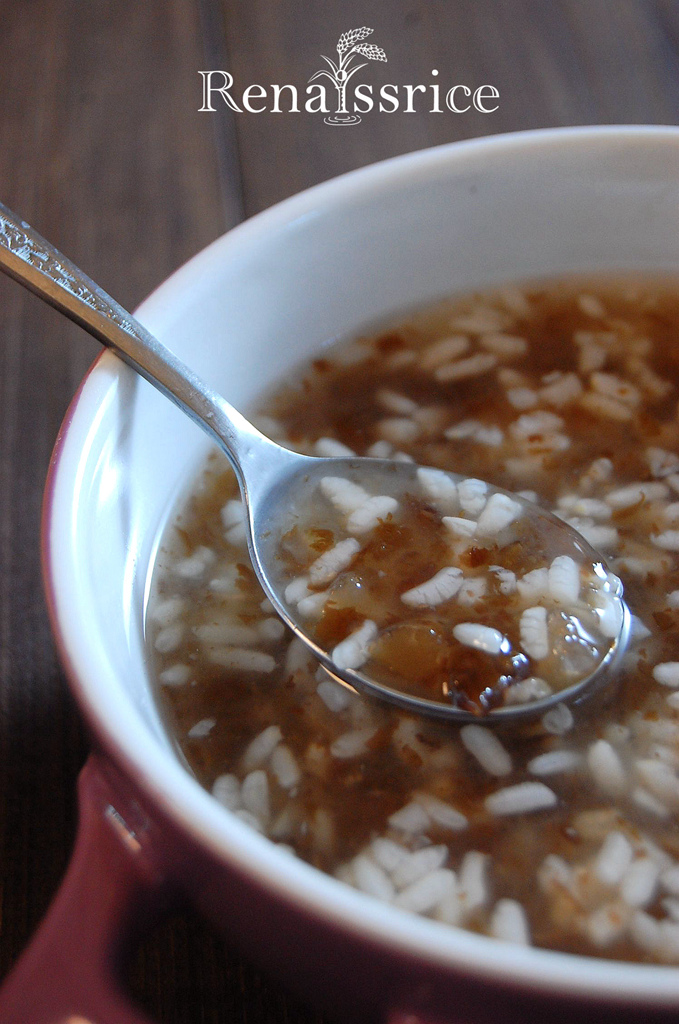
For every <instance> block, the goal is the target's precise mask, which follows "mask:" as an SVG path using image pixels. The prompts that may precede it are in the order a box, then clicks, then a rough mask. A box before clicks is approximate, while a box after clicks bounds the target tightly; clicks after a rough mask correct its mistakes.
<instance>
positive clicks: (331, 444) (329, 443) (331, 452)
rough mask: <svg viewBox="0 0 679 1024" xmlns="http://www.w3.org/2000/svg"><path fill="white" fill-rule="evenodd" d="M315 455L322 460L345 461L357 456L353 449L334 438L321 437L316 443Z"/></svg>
mask: <svg viewBox="0 0 679 1024" xmlns="http://www.w3.org/2000/svg"><path fill="white" fill-rule="evenodd" d="M314 453H315V454H316V455H318V456H319V457H320V458H322V459H343V458H345V457H347V456H349V457H350V456H352V455H355V454H356V452H355V451H354V450H353V448H349V446H348V445H346V444H342V442H341V441H338V440H337V439H336V438H334V437H319V438H318V440H317V441H315V442H314Z"/></svg>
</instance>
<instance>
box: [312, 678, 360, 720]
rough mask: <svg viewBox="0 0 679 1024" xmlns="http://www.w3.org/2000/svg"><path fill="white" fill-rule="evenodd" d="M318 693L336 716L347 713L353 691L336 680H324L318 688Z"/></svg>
mask: <svg viewBox="0 0 679 1024" xmlns="http://www.w3.org/2000/svg"><path fill="white" fill-rule="evenodd" d="M316 693H317V694H318V696H319V697H320V698H321V700H322V701H323V703H324V704H325V706H326V707H327V708H328V710H329V711H334V712H335V714H339V712H341V711H346V709H347V708H348V707H349V705H350V703H351V699H352V694H351V691H350V690H348V689H347V688H346V686H342V684H341V683H336V682H335V680H334V679H327V678H326V679H322V680H321V682H320V683H319V684H318V686H317V687H316Z"/></svg>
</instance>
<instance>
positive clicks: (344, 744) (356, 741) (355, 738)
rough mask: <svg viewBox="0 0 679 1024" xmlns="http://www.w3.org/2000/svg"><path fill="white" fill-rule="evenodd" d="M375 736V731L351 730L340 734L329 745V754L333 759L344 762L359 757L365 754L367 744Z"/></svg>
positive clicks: (369, 729)
mask: <svg viewBox="0 0 679 1024" xmlns="http://www.w3.org/2000/svg"><path fill="white" fill-rule="evenodd" d="M374 735H375V729H374V728H371V727H368V728H366V729H352V730H351V732H345V733H342V735H341V736H338V737H337V739H336V740H334V741H333V742H332V743H331V745H330V753H331V754H332V756H333V757H336V758H338V759H339V760H342V761H345V760H349V759H350V758H353V757H361V756H362V755H363V754H365V753H367V750H368V743H369V742H370V740H371V739H372V738H373V736H374Z"/></svg>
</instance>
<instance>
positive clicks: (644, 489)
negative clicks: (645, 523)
mask: <svg viewBox="0 0 679 1024" xmlns="http://www.w3.org/2000/svg"><path fill="white" fill-rule="evenodd" d="M667 493H668V492H667V485H666V484H663V483H634V484H626V485H625V486H624V487H616V488H615V489H614V490H612V491H609V492H608V494H607V495H606V497H605V499H604V500H605V501H606V502H607V504H609V505H610V506H611V508H612V509H615V510H618V509H623V508H631V506H632V505H640V504H641V503H642V502H648V501H656V500H657V499H659V498H665V497H666V496H667Z"/></svg>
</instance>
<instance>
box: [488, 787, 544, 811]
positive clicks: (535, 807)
mask: <svg viewBox="0 0 679 1024" xmlns="http://www.w3.org/2000/svg"><path fill="white" fill-rule="evenodd" d="M484 803H485V807H486V810H487V811H488V813H489V814H493V815H496V816H497V815H506V814H529V813H531V812H533V811H542V810H545V809H546V808H548V807H555V806H556V804H557V798H556V794H555V793H553V792H552V790H551V789H550V788H549V787H548V786H545V784H544V783H543V782H519V783H518V784H517V785H516V786H507V787H506V788H505V789H498V790H496V791H495V792H494V793H491V794H490V796H487V797H486V799H485V801H484Z"/></svg>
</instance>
